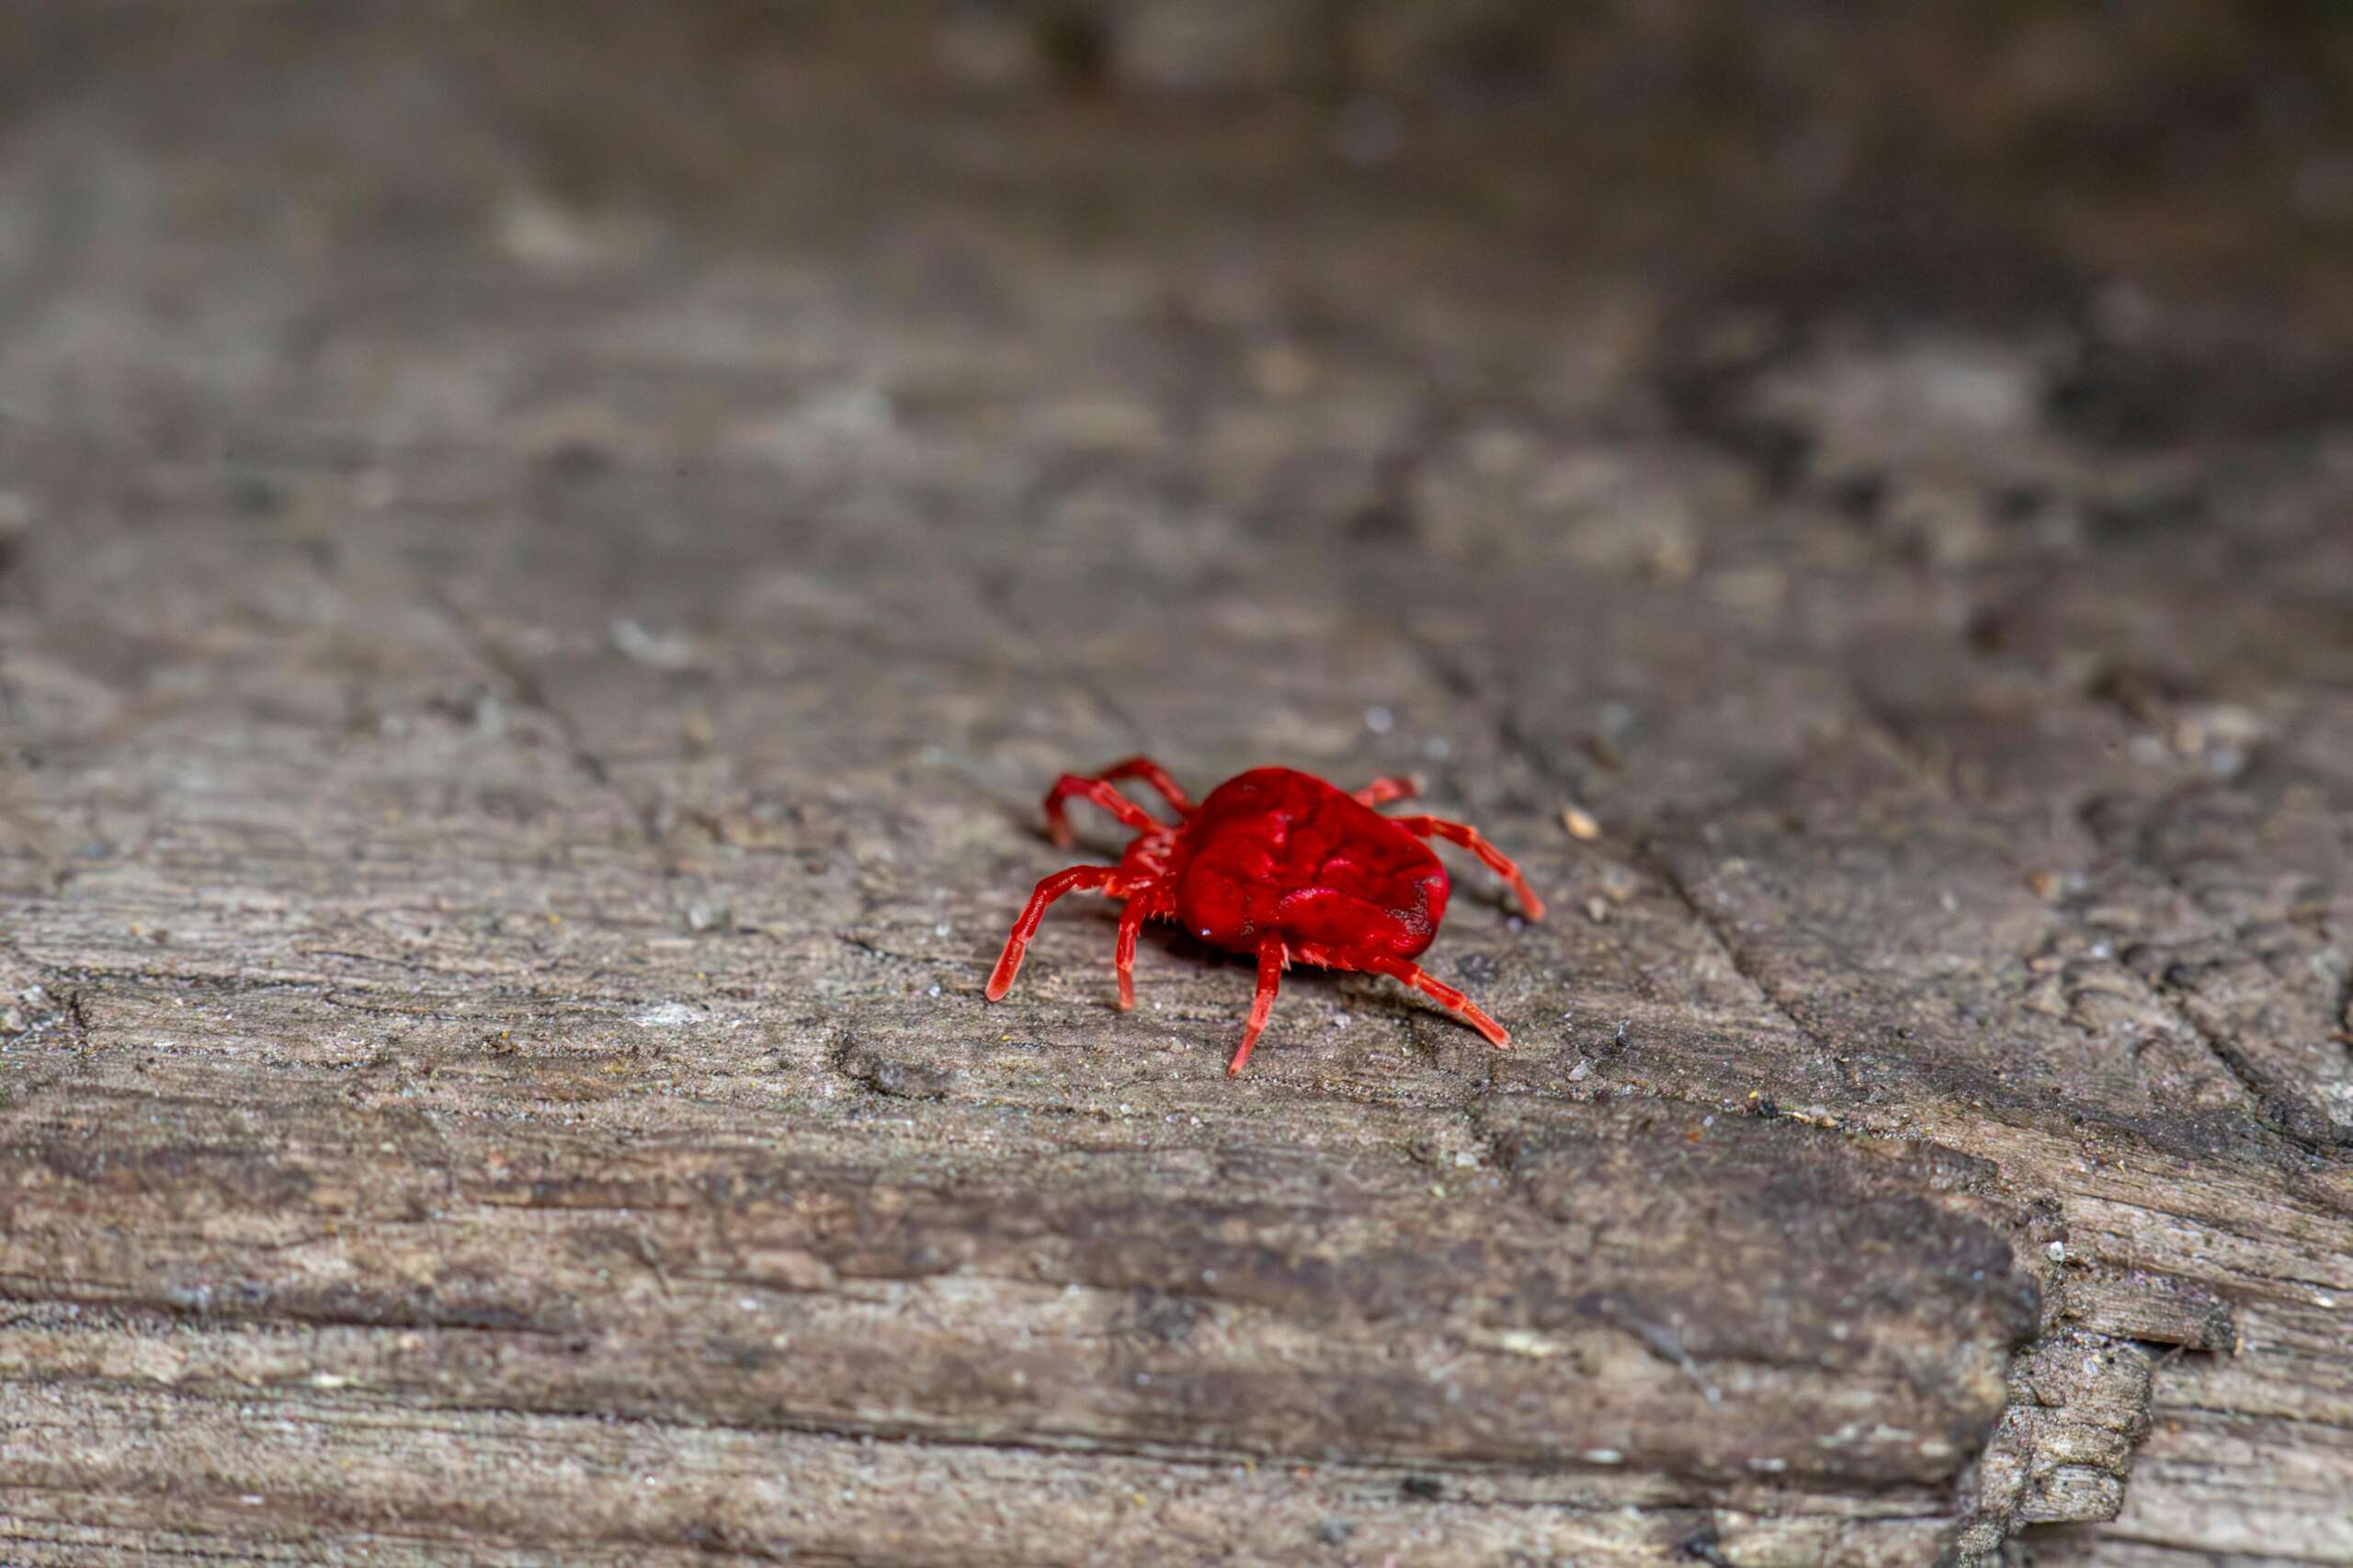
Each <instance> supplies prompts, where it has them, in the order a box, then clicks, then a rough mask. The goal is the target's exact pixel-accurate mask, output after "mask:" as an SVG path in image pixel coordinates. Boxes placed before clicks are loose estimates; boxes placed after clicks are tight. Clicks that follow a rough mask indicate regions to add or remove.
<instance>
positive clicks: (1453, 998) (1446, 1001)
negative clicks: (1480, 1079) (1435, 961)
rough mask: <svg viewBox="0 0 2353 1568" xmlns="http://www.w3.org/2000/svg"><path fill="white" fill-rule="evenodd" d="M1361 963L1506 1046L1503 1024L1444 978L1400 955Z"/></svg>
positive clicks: (1491, 1042) (1499, 1045)
mask: <svg viewBox="0 0 2353 1568" xmlns="http://www.w3.org/2000/svg"><path fill="white" fill-rule="evenodd" d="M1364 967H1365V968H1366V969H1368V970H1370V971H1372V972H1373V973H1375V974H1385V975H1388V976H1390V977H1392V979H1396V980H1401V981H1404V983H1406V984H1408V985H1410V986H1412V987H1413V988H1414V989H1415V990H1416V991H1418V992H1420V993H1421V994H1423V995H1425V996H1427V997H1428V998H1429V999H1430V1000H1431V1001H1433V1002H1435V1003H1437V1004H1438V1006H1441V1007H1443V1008H1445V1009H1446V1010H1447V1011H1448V1012H1449V1013H1452V1014H1453V1015H1454V1016H1455V1017H1458V1018H1461V1020H1462V1021H1463V1022H1464V1023H1466V1024H1469V1025H1470V1026H1471V1027H1472V1028H1474V1029H1477V1030H1478V1031H1479V1032H1480V1033H1481V1034H1483V1035H1484V1036H1486V1037H1487V1043H1488V1044H1489V1045H1492V1046H1494V1047H1495V1049H1496V1050H1498V1051H1502V1050H1505V1049H1506V1048H1508V1047H1509V1046H1510V1044H1511V1036H1510V1035H1509V1034H1507V1033H1506V1032H1505V1030H1504V1027H1503V1025H1501V1024H1499V1023H1497V1022H1495V1019H1493V1018H1491V1017H1487V1015H1486V1013H1485V1012H1484V1011H1483V1009H1481V1007H1480V1006H1479V1004H1477V1003H1476V1002H1473V1001H1472V1000H1471V998H1470V997H1468V996H1465V995H1464V994H1462V993H1461V992H1460V991H1457V990H1456V989H1455V988H1454V987H1453V986H1451V985H1449V984H1447V983H1445V982H1444V981H1441V980H1438V979H1437V978H1435V977H1434V976H1432V975H1430V974H1428V973H1427V972H1426V971H1424V970H1423V969H1422V968H1421V967H1420V966H1419V965H1417V964H1413V963H1408V962H1407V961H1406V960H1404V959H1374V960H1370V961H1368V962H1366V963H1365V965H1364Z"/></svg>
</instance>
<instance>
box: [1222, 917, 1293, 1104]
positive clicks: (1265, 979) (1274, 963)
mask: <svg viewBox="0 0 2353 1568" xmlns="http://www.w3.org/2000/svg"><path fill="white" fill-rule="evenodd" d="M1287 961H1288V958H1287V955H1286V954H1285V953H1284V951H1283V939H1282V938H1281V937H1267V939H1266V940H1265V941H1263V942H1261V943H1259V944H1258V994H1256V995H1255V996H1253V997H1251V998H1250V1021H1249V1022H1248V1023H1245V1024H1244V1025H1243V1026H1242V1049H1241V1050H1239V1051H1235V1052H1234V1053H1233V1061H1231V1062H1227V1063H1226V1064H1225V1075H1226V1076H1227V1077H1229V1078H1236V1077H1240V1076H1241V1074H1242V1069H1243V1068H1244V1067H1245V1066H1247V1065H1249V1062H1250V1048H1251V1047H1252V1046H1254V1045H1256V1044H1257V1043H1258V1034H1259V1031H1260V1030H1262V1029H1264V1028H1266V1027H1267V1014H1268V1013H1271V1012H1273V1011H1274V1008H1275V987H1276V986H1278V985H1279V984H1281V983H1282V978H1283V965H1284V963H1286V962H1287Z"/></svg>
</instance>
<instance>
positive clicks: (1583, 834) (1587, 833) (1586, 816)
mask: <svg viewBox="0 0 2353 1568" xmlns="http://www.w3.org/2000/svg"><path fill="white" fill-rule="evenodd" d="M1561 825H1562V826H1563V827H1564V828H1567V829H1568V830H1569V836H1570V837H1571V838H1575V839H1582V840H1585V841H1586V842H1590V841H1592V840H1594V839H1597V838H1599V837H1600V836H1601V824H1599V823H1597V822H1596V821H1594V819H1593V813H1592V812H1588V811H1586V809H1585V808H1584V807H1583V806H1580V805H1578V804H1576V803H1575V802H1574V801H1571V802H1570V803H1569V804H1567V805H1565V806H1563V807H1562V808H1561Z"/></svg>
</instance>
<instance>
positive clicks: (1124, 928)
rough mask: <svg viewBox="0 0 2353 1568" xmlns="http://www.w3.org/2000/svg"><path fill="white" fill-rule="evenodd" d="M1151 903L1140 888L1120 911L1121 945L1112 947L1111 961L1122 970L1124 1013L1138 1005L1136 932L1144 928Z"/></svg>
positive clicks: (1121, 995)
mask: <svg viewBox="0 0 2353 1568" xmlns="http://www.w3.org/2000/svg"><path fill="white" fill-rule="evenodd" d="M1150 905H1151V900H1149V899H1148V898H1146V897H1145V896H1144V895H1143V892H1142V890H1141V889H1139V890H1136V891H1134V892H1131V893H1130V894H1129V896H1128V906H1127V907H1126V908H1125V909H1123V910H1121V911H1120V945H1119V946H1118V947H1117V948H1115V949H1112V953H1111V962H1112V964H1113V965H1114V966H1115V967H1116V968H1117V969H1118V970H1119V971H1120V1011H1121V1012H1122V1013H1124V1012H1126V1011H1127V1010H1128V1009H1129V1008H1131V1007H1132V1006H1135V1005H1136V933H1137V932H1139V931H1141V930H1142V929H1143V919H1144V916H1145V915H1147V914H1148V913H1150Z"/></svg>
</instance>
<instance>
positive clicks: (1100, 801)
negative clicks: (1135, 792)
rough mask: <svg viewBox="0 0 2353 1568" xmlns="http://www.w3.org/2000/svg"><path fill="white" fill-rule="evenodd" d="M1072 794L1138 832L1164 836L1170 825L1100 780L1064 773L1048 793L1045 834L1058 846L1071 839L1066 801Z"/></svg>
mask: <svg viewBox="0 0 2353 1568" xmlns="http://www.w3.org/2000/svg"><path fill="white" fill-rule="evenodd" d="M1073 795H1079V796H1084V797H1085V798H1086V799H1087V800H1090V801H1094V802H1095V803H1096V804H1097V805H1098V806H1100V807H1102V808H1103V809H1104V810H1105V811H1107V812H1110V813H1111V814H1112V815H1113V816H1115V817H1117V818H1119V819H1120V823H1121V824H1123V825H1124V826H1126V827H1127V828H1128V829H1129V830H1130V831H1131V832H1135V833H1147V834H1164V833H1166V832H1168V831H1169V828H1168V824H1166V823H1165V822H1162V821H1161V820H1160V819H1159V818H1157V817H1155V816H1154V815H1153V814H1152V813H1151V812H1147V811H1145V810H1144V809H1143V808H1142V806H1139V805H1137V804H1136V803H1135V802H1134V801H1131V800H1129V799H1128V798H1127V797H1126V796H1125V795H1122V794H1120V792H1119V791H1118V790H1114V789H1112V788H1111V786H1109V785H1108V784H1106V783H1105V782H1103V780H1101V779H1100V778H1080V777H1079V776H1078V775H1077V774H1075V773H1065V774H1063V776H1062V777H1061V778H1057V779H1055V780H1054V787H1053V788H1052V789H1051V790H1047V791H1046V832H1047V833H1048V834H1049V835H1051V837H1052V838H1053V841H1054V842H1055V843H1056V844H1060V845H1064V846H1067V845H1068V844H1069V843H1070V840H1071V832H1070V813H1069V812H1068V811H1067V810H1065V809H1064V807H1063V801H1067V800H1069V799H1070V798H1071V797H1072V796H1073Z"/></svg>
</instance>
